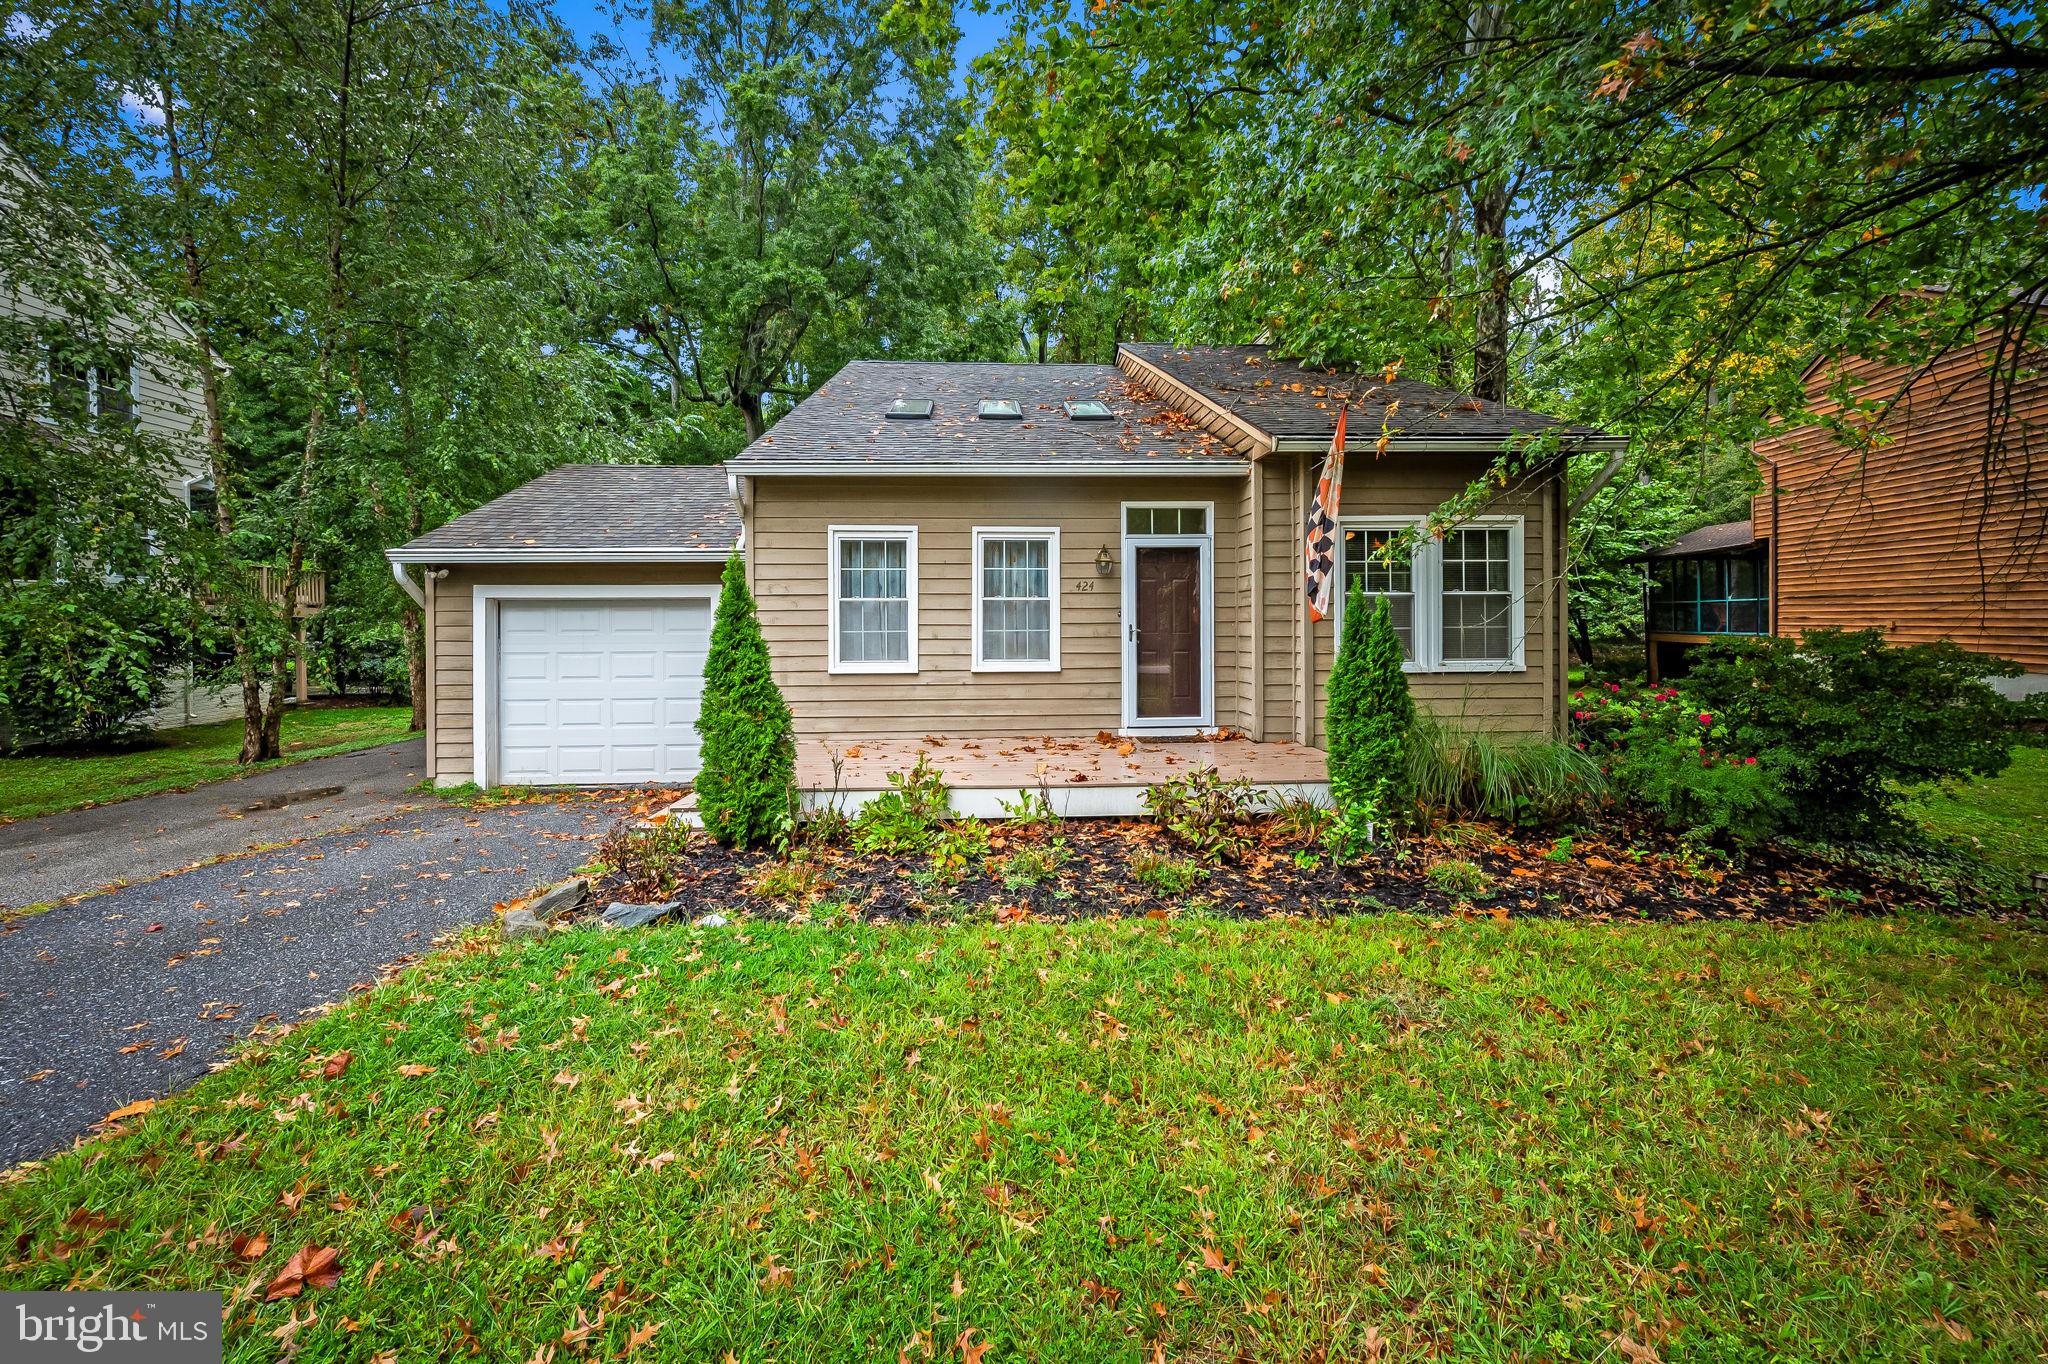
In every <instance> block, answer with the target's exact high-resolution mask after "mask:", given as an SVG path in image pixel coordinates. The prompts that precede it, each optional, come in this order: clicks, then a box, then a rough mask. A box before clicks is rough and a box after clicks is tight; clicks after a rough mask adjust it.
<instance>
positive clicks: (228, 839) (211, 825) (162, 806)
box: [0, 739, 436, 909]
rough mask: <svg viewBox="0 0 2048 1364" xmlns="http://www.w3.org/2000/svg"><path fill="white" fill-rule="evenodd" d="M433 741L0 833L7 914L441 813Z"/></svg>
mask: <svg viewBox="0 0 2048 1364" xmlns="http://www.w3.org/2000/svg"><path fill="white" fill-rule="evenodd" d="M426 752H427V748H426V740H424V739H408V740H406V741H404V742H403V743H396V744H384V745H382V746H380V747H377V748H365V749H360V750H358V751H357V752H354V753H342V754H337V755H336V756H334V757H331V758H312V759H308V760H307V761H305V762H299V763H287V764H285V765H284V766H283V767H273V768H270V769H269V770H267V771H263V772H258V773H255V774H254V775H252V776H247V777H241V778H238V779H236V780H233V781H219V782H212V783H209V784H208V785H205V786H200V787H195V788H194V789H192V790H190V791H167V792H164V793H163V794H161V795H154V796H138V797H136V798H135V799H134V800H124V801H119V802H117V803H115V804H113V805H101V806H96V807H94V808H93V809H90V810H69V811H66V812H65V813H63V814H60V815H44V816H42V817H41V818H40V819H23V820H17V821H16V822H14V823H12V824H8V825H0V909H6V908H15V909H19V908H20V907H22V906H23V905H40V904H46V903H48V902H50V901H53V900H62V899H64V898H66V897H67V896H72V895H81V894H84V893H85V892H86V891H90V890H97V889H99V888H100V887H101V886H106V885H111V884H115V883H120V882H133V881H140V880H142V879H143V878H145V877H149V876H155V875H157V874H158V873H160V872H166V871H175V870H178V869H179V868H182V867H189V866H191V865H192V864H193V863H195V862H201V861H204V860H205V859H207V858H209V857H225V856H230V855H232V854H234V853H238V852H243V851H246V850H247V849H249V848H252V847H256V846H260V845H263V844H268V843H282V842H284V841H285V840H287V839H293V838H305V837H309V836H311V835H314V834H320V833H325V832H327V831H329V830H332V829H341V828H354V827H357V826H359V825H363V824H365V823H368V822H369V821H372V820H377V819H383V818H386V817H388V816H392V815H396V814H400V813H402V812H403V811H405V810H408V809H411V808H414V807H417V806H420V805H423V804H434V803H436V802H434V801H433V800H432V798H431V797H427V796H421V795H415V794H413V793H412V792H411V791H410V789H409V788H411V787H413V786H415V785H417V784H418V782H419V780H420V776H421V774H422V773H423V772H424V771H425V770H426Z"/></svg>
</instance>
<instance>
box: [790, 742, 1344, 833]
mask: <svg viewBox="0 0 2048 1364" xmlns="http://www.w3.org/2000/svg"><path fill="white" fill-rule="evenodd" d="M920 753H921V754H923V755H924V757H925V758H926V760H927V761H929V762H930V763H931V764H932V765H933V766H934V767H936V768H938V769H939V771H940V772H942V773H943V774H944V775H945V781H946V785H948V786H949V787H951V788H952V789H953V807H954V809H955V810H957V811H958V812H959V813H961V814H963V815H975V816H994V815H997V814H999V813H1000V812H1001V810H1000V806H999V805H998V803H997V802H998V799H1000V798H1009V799H1015V797H1016V793H1017V792H1018V791H1020V790H1025V791H1029V790H1037V789H1040V788H1043V789H1044V791H1045V793H1046V796H1047V798H1048V799H1050V800H1051V801H1052V805H1053V808H1054V809H1055V810H1056V811H1058V812H1059V813H1060V814H1062V815H1131V814H1136V813H1138V811H1139V809H1140V804H1139V802H1140V798H1141V797H1142V795H1143V793H1144V789H1145V788H1146V787H1148V786H1151V785H1153V784H1155V783H1157V782H1162V781H1166V780H1169V779H1171V778H1173V777H1178V776H1182V775H1185V774H1186V773H1188V772H1190V771H1192V770H1194V769H1195V768H1198V767H1213V768H1215V769H1216V770H1217V771H1218V772H1219V773H1221V774H1222V775H1223V776H1225V777H1228V778H1231V779H1242V780H1244V781H1249V782H1251V783H1252V784H1253V785H1255V786H1258V787H1260V788H1263V789H1265V790H1267V791H1269V792H1272V793H1276V794H1301V795H1308V796H1322V795H1326V794H1327V793H1328V782H1329V776H1328V772H1327V769H1326V768H1325V765H1324V761H1323V753H1322V750H1321V749H1315V748H1303V747H1301V746H1300V745H1299V744H1291V743H1267V742H1259V743H1255V742H1253V741H1252V740H1250V739H1213V740H1210V739H1130V738H1123V739H1116V740H1114V741H1112V742H1108V743H1104V742H1102V741H1101V740H1099V739H1053V738H1044V737H1030V736H1019V737H1015V738H1001V739H947V738H942V737H938V736H932V737H928V738H925V739H918V740H905V739H857V738H848V739H832V740H820V739H802V740H799V741H798V742H797V746H796V780H797V786H798V787H799V788H800V789H801V790H802V791H803V792H804V793H805V795H806V797H807V799H809V800H810V801H811V802H812V803H813V804H820V805H822V804H826V803H828V802H830V801H831V799H832V795H833V792H834V791H835V790H836V791H837V792H838V793H839V794H840V798H841V803H842V804H845V805H847V806H849V807H851V806H856V805H859V804H861V803H863V802H864V801H865V800H866V799H867V798H868V797H870V796H872V795H873V794H874V793H876V792H878V791H882V790H886V789H887V788H888V785H889V774H890V773H891V772H907V771H909V770H910V769H911V767H912V766H913V765H914V764H915V763H916V762H917V759H918V755H919V754H920ZM835 757H836V758H837V759H838V768H839V770H838V771H837V773H835V772H834V770H833V760H834V758H835Z"/></svg>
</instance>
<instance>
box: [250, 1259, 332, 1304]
mask: <svg viewBox="0 0 2048 1364" xmlns="http://www.w3.org/2000/svg"><path fill="white" fill-rule="evenodd" d="M340 1282H341V1252H340V1251H338V1250H336V1249H335V1248H334V1247H332V1246H307V1247H306V1248H305V1249H304V1250H302V1251H300V1252H299V1253H298V1254H296V1255H294V1256H292V1258H291V1259H289V1260H287V1261H285V1266H284V1268H283V1269H281V1270H279V1271H278V1272H277V1277H276V1278H274V1279H272V1280H271V1281H270V1289H269V1291H268V1292H266V1293H265V1294H264V1295H263V1300H264V1301H265V1302H276V1301H277V1300H278V1299H279V1298H296V1297H297V1296H299V1294H301V1293H303V1292H305V1291H306V1289H308V1288H332V1287H334V1286H335V1285H336V1284H338V1283H340Z"/></svg>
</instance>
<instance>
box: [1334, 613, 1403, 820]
mask: <svg viewBox="0 0 2048 1364" xmlns="http://www.w3.org/2000/svg"><path fill="white" fill-rule="evenodd" d="M1401 661H1402V652H1401V637H1400V636H1399V635H1397V634H1395V633H1394V619H1393V616H1392V614H1391V613H1390V612H1389V610H1388V607H1387V599H1386V598H1385V597H1377V598H1371V599H1368V598H1367V597H1366V595H1365V584H1364V583H1363V582H1360V581H1357V580H1355V579H1354V580H1353V582H1352V584H1351V591H1350V594H1349V596H1348V597H1347V598H1346V600H1345V603H1344V622H1343V629H1342V630H1341V631H1340V632H1339V634H1338V640H1337V657H1336V659H1335V661H1334V662H1333V663H1332V664H1331V667H1330V681H1329V698H1328V706H1327V709H1328V718H1327V730H1328V740H1327V745H1326V747H1327V750H1328V753H1329V766H1330V790H1331V793H1332V794H1333V795H1334V796H1335V798H1336V800H1337V803H1338V804H1339V805H1340V806H1341V807H1343V808H1345V809H1367V810H1373V811H1378V812H1380V813H1381V814H1382V815H1384V814H1387V813H1390V812H1391V811H1392V810H1393V809H1394V807H1395V806H1396V805H1398V804H1399V803H1400V800H1401V796H1402V790H1401V786H1402V773H1403V772H1404V771H1405V770H1406V763H1407V752H1408V730H1409V728H1410V726H1412V725H1413V724H1414V723H1415V698H1414V697H1412V696H1410V695H1409V694H1408V675H1407V674H1406V673H1404V672H1403V671H1402V670H1401Z"/></svg>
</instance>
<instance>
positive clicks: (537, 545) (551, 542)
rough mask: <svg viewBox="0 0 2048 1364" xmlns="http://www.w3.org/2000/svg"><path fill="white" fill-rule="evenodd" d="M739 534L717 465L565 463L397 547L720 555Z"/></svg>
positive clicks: (415, 551)
mask: <svg viewBox="0 0 2048 1364" xmlns="http://www.w3.org/2000/svg"><path fill="white" fill-rule="evenodd" d="M739 533H740V518H739V513H738V512H737V511H736V510H734V508H733V505H732V497H731V493H730V491H729V489H728V488H727V486H726V480H725V470H724V468H723V467H722V466H719V465H715V464H714V465H670V464H564V465H562V466H561V467H560V468H558V469H551V470H549V471H548V472H547V473H544V474H542V475H541V476H540V477H539V478H536V479H535V480H533V482H531V483H527V484H524V485H522V486H520V487H517V488H514V489H513V490H512V491H511V492H509V493H506V494H505V495H504V496H503V497H501V498H498V499H497V500H496V501H494V502H486V503H485V504H484V505H483V506H481V507H478V508H477V509H476V510H475V511H473V512H470V513H469V514H468V515H466V516H458V517H456V518H455V519H454V520H453V521H450V522H449V523H448V524H447V525H445V526H440V527H437V528H436V529H434V530H430V531H428V532H427V533H426V534H425V535H422V536H420V537H419V538H418V539H417V540H414V541H413V542H412V543H410V544H408V545H405V546H404V547H403V548H402V549H400V550H399V551H397V552H398V553H399V554H401V555H404V556H408V557H415V556H417V555H420V554H424V553H430V552H431V553H446V554H447V555H448V556H449V557H450V558H451V559H458V558H459V557H460V556H461V555H462V554H463V553H464V552H475V551H479V550H482V551H506V550H518V551H525V552H529V553H533V554H544V553H547V552H549V551H571V550H597V551H614V552H619V551H623V552H638V553H647V554H658V553H664V552H677V551H682V552H690V551H704V552H708V553H723V552H725V551H728V550H730V549H731V548H732V546H733V544H734V543H735V542H736V541H737V540H738V539H739Z"/></svg>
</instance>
